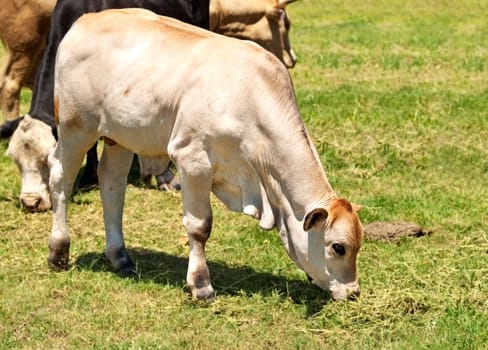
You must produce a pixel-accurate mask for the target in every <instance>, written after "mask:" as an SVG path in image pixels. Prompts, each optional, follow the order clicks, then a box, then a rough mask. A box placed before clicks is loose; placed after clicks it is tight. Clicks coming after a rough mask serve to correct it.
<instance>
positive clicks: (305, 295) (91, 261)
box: [74, 248, 331, 317]
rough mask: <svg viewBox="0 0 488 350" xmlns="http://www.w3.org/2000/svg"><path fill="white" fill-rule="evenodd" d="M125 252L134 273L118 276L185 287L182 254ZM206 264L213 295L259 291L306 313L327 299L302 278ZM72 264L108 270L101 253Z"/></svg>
mask: <svg viewBox="0 0 488 350" xmlns="http://www.w3.org/2000/svg"><path fill="white" fill-rule="evenodd" d="M128 252H129V254H130V256H131V257H132V259H133V260H134V262H135V263H136V266H137V274H134V275H132V276H120V277H121V278H132V279H135V280H137V281H138V282H143V283H144V282H153V283H159V284H164V285H167V284H169V285H172V286H175V287H177V288H182V289H185V290H186V291H188V289H187V287H186V282H185V280H186V270H187V268H188V259H187V258H186V257H180V256H175V255H170V254H166V253H164V252H161V251H154V250H148V249H141V248H137V249H128ZM207 264H208V268H209V270H210V276H211V278H212V285H213V287H214V289H215V290H216V293H217V298H218V297H219V296H221V295H225V296H235V295H241V296H242V295H243V294H244V295H248V296H251V295H253V294H261V295H265V296H266V295H272V294H273V295H276V294H278V295H280V296H281V298H283V299H291V300H292V301H293V302H294V303H296V304H300V305H306V307H307V312H306V316H307V317H309V316H312V315H314V314H316V313H317V312H319V311H320V310H322V308H323V307H324V305H325V304H327V303H329V302H330V301H331V298H330V297H329V296H328V295H327V294H326V293H325V292H324V291H322V290H321V289H319V288H318V287H317V286H315V285H313V284H310V283H308V282H307V281H305V280H299V279H289V278H286V277H284V276H279V275H274V274H271V273H267V272H261V271H256V270H255V269H254V268H252V267H250V266H230V265H227V264H225V263H223V262H216V261H208V260H207ZM74 265H75V267H77V268H81V269H84V270H91V271H95V272H97V271H99V272H106V271H110V268H109V266H108V264H107V262H106V260H105V255H104V254H103V253H97V252H88V253H85V254H82V255H80V256H79V257H78V258H77V259H76V261H75V263H74ZM188 293H189V291H188ZM189 298H190V296H189Z"/></svg>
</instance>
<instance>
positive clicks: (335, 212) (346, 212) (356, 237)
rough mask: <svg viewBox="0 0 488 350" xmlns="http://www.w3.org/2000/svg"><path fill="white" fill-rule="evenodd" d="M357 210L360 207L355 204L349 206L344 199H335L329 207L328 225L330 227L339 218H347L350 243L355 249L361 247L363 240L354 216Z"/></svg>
mask: <svg viewBox="0 0 488 350" xmlns="http://www.w3.org/2000/svg"><path fill="white" fill-rule="evenodd" d="M359 209H360V207H359V206H358V205H357V204H351V203H350V202H349V201H348V200H347V199H344V198H338V199H335V200H334V201H333V202H332V203H331V204H330V207H329V225H332V224H333V223H334V221H335V220H337V219H338V218H339V217H341V218H342V217H345V218H347V220H349V221H350V223H351V225H352V232H351V234H352V236H351V239H352V243H353V245H354V246H355V248H357V249H359V248H360V247H361V242H362V240H363V226H362V225H361V222H360V221H359V217H358V216H357V214H356V212H357V211H359Z"/></svg>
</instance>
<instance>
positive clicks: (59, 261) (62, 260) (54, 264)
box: [47, 241, 69, 271]
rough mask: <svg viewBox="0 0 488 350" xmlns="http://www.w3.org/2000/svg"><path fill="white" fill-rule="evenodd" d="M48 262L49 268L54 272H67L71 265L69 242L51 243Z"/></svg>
mask: <svg viewBox="0 0 488 350" xmlns="http://www.w3.org/2000/svg"><path fill="white" fill-rule="evenodd" d="M47 262H48V264H49V267H50V268H51V269H53V270H54V271H62V270H66V269H67V268H68V263H69V241H68V242H62V243H49V256H48V258H47Z"/></svg>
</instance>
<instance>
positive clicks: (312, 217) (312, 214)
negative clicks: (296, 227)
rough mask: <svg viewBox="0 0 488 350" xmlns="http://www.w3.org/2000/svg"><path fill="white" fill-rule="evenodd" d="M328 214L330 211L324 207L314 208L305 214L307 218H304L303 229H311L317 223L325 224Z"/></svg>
mask: <svg viewBox="0 0 488 350" xmlns="http://www.w3.org/2000/svg"><path fill="white" fill-rule="evenodd" d="M328 216H329V213H328V212H327V210H325V209H324V208H315V209H312V210H311V211H309V212H308V213H307V214H306V215H305V220H303V230H304V231H309V230H310V229H312V227H314V226H315V225H319V224H324V223H325V221H326V220H327V217H328Z"/></svg>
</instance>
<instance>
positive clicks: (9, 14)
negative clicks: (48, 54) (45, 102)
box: [0, 0, 56, 119]
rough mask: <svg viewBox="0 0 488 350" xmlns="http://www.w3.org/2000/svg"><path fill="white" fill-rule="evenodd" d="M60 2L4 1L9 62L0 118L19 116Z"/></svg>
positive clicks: (0, 84) (1, 22)
mask: <svg viewBox="0 0 488 350" xmlns="http://www.w3.org/2000/svg"><path fill="white" fill-rule="evenodd" d="M55 4H56V0H2V6H1V7H0V39H1V40H2V43H3V46H4V47H5V50H6V56H7V60H6V62H5V63H4V66H3V67H2V70H1V75H0V114H2V115H3V118H4V119H14V118H17V116H18V115H19V95H20V90H21V89H22V86H26V85H31V84H32V82H33V77H34V75H35V73H36V72H35V71H36V69H37V66H38V65H39V61H40V58H41V57H42V56H41V53H42V50H43V48H44V46H45V42H46V35H47V32H48V29H49V20H50V18H51V12H52V9H53V8H54V5H55Z"/></svg>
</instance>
